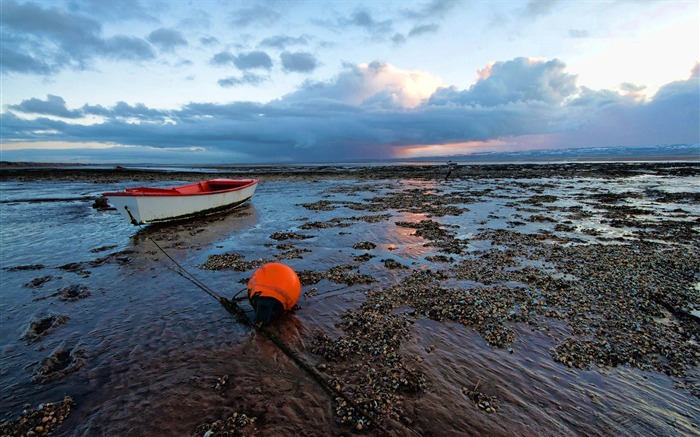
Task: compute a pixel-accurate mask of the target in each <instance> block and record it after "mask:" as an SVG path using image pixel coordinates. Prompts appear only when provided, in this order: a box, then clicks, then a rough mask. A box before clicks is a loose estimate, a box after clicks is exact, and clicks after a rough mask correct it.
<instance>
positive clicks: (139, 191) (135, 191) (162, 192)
mask: <svg viewBox="0 0 700 437" xmlns="http://www.w3.org/2000/svg"><path fill="white" fill-rule="evenodd" d="M231 181H235V182H247V183H245V184H243V185H239V186H235V187H232V188H226V189H223V190H211V191H199V192H193V193H183V192H180V191H178V190H179V189H181V188H187V187H193V186H197V185H200V184H202V183H204V182H207V183H212V182H213V183H225V182H231ZM258 182H260V180H259V179H209V180H206V181H200V182H193V183H191V184H185V185H178V186H177V187H170V188H158V187H134V188H126V189H124V191H115V192H108V193H102V195H103V196H105V197H115V196H120V197H191V196H212V195H217V194H225V193H231V192H234V191H240V190H244V189H246V188H250V187H252V186H254V185H257V184H258ZM145 190H153V191H145Z"/></svg>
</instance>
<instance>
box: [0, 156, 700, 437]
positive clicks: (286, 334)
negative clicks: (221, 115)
mask: <svg viewBox="0 0 700 437" xmlns="http://www.w3.org/2000/svg"><path fill="white" fill-rule="evenodd" d="M451 170H452V171H451V172H450V168H448V167H445V166H411V167H398V166H397V167H391V166H387V167H373V168H345V167H336V166H328V167H313V168H307V167H300V168H296V169H295V168H285V169H284V171H282V170H279V169H275V168H272V167H270V168H266V167H262V168H261V167H256V168H252V169H251V168H236V169H231V171H230V172H228V171H227V172H225V173H224V174H222V173H216V174H210V175H208V174H202V173H196V174H192V173H186V172H154V171H144V170H129V169H120V170H116V169H114V170H111V169H110V170H86V169H62V168H51V169H46V168H41V169H40V168H21V169H9V168H2V169H0V181H20V182H27V183H30V182H37V181H53V182H55V183H61V182H64V181H76V180H78V181H89V182H90V183H92V184H95V185H96V186H97V187H101V186H103V185H106V184H119V183H127V182H128V181H139V182H143V181H146V182H147V181H163V180H171V181H181V180H193V179H206V178H210V177H238V176H243V177H251V176H255V177H259V178H260V179H261V185H262V187H261V188H262V189H263V191H262V192H261V193H258V194H256V198H255V200H254V207H255V211H252V210H251V208H243V209H240V210H237V211H235V212H232V213H229V214H226V215H222V216H220V217H215V218H210V219H207V220H204V221H199V222H198V221H194V222H187V223H179V224H175V225H169V226H159V227H147V228H145V230H141V231H137V230H136V228H134V231H133V232H132V234H133V237H131V241H130V243H129V244H128V247H122V246H120V245H115V246H101V247H97V248H96V249H95V252H94V255H93V256H92V258H91V259H88V260H83V261H72V262H71V260H70V259H68V260H65V261H66V263H62V264H60V265H56V266H55V268H56V269H57V270H60V271H62V272H66V273H65V274H66V275H68V274H70V275H75V276H76V277H83V278H84V279H86V280H85V281H83V282H82V283H80V284H79V283H76V282H74V283H65V282H66V281H63V282H61V280H58V279H56V275H55V274H52V273H51V272H53V271H54V270H50V271H49V269H48V268H47V266H44V265H35V264H18V265H11V266H10V267H6V269H5V271H4V274H6V275H10V274H13V275H18V281H19V277H20V275H21V278H23V279H22V281H24V282H22V283H23V284H24V288H26V289H30V290H34V291H33V293H35V295H34V296H35V297H34V301H36V305H41V304H48V303H49V302H61V304H60V305H63V306H61V307H60V308H66V309H67V310H66V313H65V314H63V313H60V314H57V313H52V314H49V315H44V316H42V317H35V318H34V319H33V321H32V322H31V323H29V324H27V329H26V332H25V335H24V337H23V340H22V341H24V342H25V343H27V344H28V345H31V346H30V347H29V348H31V347H33V348H36V347H37V345H39V348H38V350H36V352H38V353H36V354H35V355H37V356H42V355H43V356H44V358H43V359H42V360H40V362H39V363H38V365H37V366H30V368H32V369H34V373H33V375H32V379H33V384H34V385H33V386H42V387H50V388H49V389H45V392H42V390H33V389H32V388H31V387H33V386H28V385H27V386H25V385H22V388H21V390H19V392H21V393H23V394H26V395H27V397H28V398H29V399H14V398H13V399H12V400H7V401H5V402H3V406H4V407H3V408H4V409H3V415H4V417H5V418H6V419H8V421H6V422H3V424H2V427H3V428H2V430H3V434H5V433H7V434H8V435H13V430H15V431H16V430H19V429H20V422H21V419H16V417H17V416H18V414H19V413H20V412H19V411H17V409H16V407H14V408H13V407H12V406H13V405H16V404H17V403H20V402H30V403H31V401H32V400H35V399H41V400H42V402H58V403H59V404H60V400H61V399H63V397H64V396H71V402H73V407H72V410H70V411H71V413H70V415H68V416H66V417H64V419H65V422H64V423H63V424H62V425H61V424H60V423H58V424H57V425H56V426H55V427H53V428H51V429H52V430H53V432H55V433H57V434H58V435H83V434H86V433H87V434H90V435H116V434H119V435H123V434H128V433H132V434H133V435H145V434H153V433H156V434H158V433H165V434H177V435H183V434H184V435H227V434H225V433H226V432H228V433H229V434H228V435H279V434H290V433H291V434H304V435H349V434H353V433H358V434H367V435H382V434H390V435H465V434H489V435H512V434H513V433H517V434H519V435H561V434H574V435H591V434H595V435H600V434H616V435H626V434H627V435H639V434H646V435H652V434H655V435H668V434H677V435H685V434H687V435H692V434H695V433H697V432H698V431H699V429H698V427H699V426H700V379H699V378H700V372H698V364H699V363H700V347H699V346H698V341H699V340H700V319H698V314H699V313H698V310H700V297H699V295H700V288H699V287H698V284H699V283H700V245H699V244H698V243H699V242H700V239H699V238H698V235H699V234H698V230H699V229H700V218H699V217H700V190H698V188H697V185H694V182H697V181H698V178H700V164H696V163H662V164H655V163H624V164H583V163H581V164H537V165H534V164H533V165H526V164H521V165H515V164H503V165H475V166H471V165H470V166H462V167H459V168H452V169H451ZM448 172H449V177H447V176H448ZM676 180H678V181H681V183H680V184H674V183H673V181H676ZM329 181H333V182H330V183H329ZM266 184H267V185H266ZM290 186H291V187H293V189H292V191H290V192H288V193H285V192H284V190H285V189H289V187H290ZM266 187H267V188H266ZM266 189H267V190H269V191H266ZM294 190H296V191H298V190H304V194H303V195H298V194H294V193H295V191H294ZM278 192H281V193H282V194H279V193H278ZM285 194H286V197H290V196H297V197H298V200H297V197H295V198H294V200H293V201H292V204H293V208H288V210H287V211H285V212H281V213H279V212H276V210H275V208H280V207H282V205H280V204H281V203H282V201H281V200H280V199H281V198H285ZM275 196H279V197H275ZM88 197H89V196H88ZM265 200H268V203H267V204H265V203H262V202H264V201H265ZM273 200H275V202H276V204H275V202H272V201H273ZM292 204H290V205H292ZM290 205H287V206H290ZM276 213H278V214H279V217H278V219H277V220H275V219H274V218H270V219H267V220H268V221H266V220H260V219H258V218H256V217H255V216H256V215H260V216H263V217H269V216H271V215H274V214H276ZM280 221H282V222H283V223H279V222H280ZM233 223H236V224H235V225H233ZM266 224H267V225H266ZM233 228H235V229H237V230H238V231H237V232H241V233H242V234H243V236H241V237H239V236H233V237H232V236H231V235H232V229H233ZM250 229H253V230H252V231H251V230H250ZM247 233H250V235H247ZM246 235H247V236H246ZM149 238H153V239H154V240H156V241H158V242H159V243H160V244H162V245H163V246H165V247H166V248H167V250H168V251H169V252H172V253H173V254H174V256H176V258H178V259H179V260H182V261H183V262H185V263H186V264H187V265H188V266H189V267H190V268H192V270H196V272H195V273H196V274H197V275H198V276H200V275H203V276H202V277H204V278H206V281H207V282H208V283H211V284H214V285H216V286H217V289H226V288H227V289H228V290H233V291H231V292H230V294H231V295H233V294H234V292H235V291H238V290H239V289H241V288H243V287H244V286H245V281H246V279H247V278H248V277H249V276H250V274H251V273H252V272H253V271H254V270H255V268H257V267H259V266H260V265H262V264H263V263H264V262H268V261H280V262H285V263H288V264H290V265H292V266H293V267H294V268H295V270H296V271H297V272H298V274H299V276H300V279H301V281H302V285H303V290H302V292H303V297H302V299H301V300H300V302H299V308H298V309H297V310H296V311H295V312H294V313H293V314H289V315H287V316H284V317H282V318H281V319H279V320H277V321H276V322H275V323H273V324H272V325H271V326H270V327H268V328H267V329H268V330H269V332H270V333H272V334H274V335H275V336H276V337H278V338H279V339H281V341H282V342H284V344H285V345H287V346H289V348H290V349H291V350H293V351H294V353H295V354H298V355H299V357H301V359H302V360H303V361H304V362H305V363H307V364H308V365H309V366H311V367H312V368H313V369H314V370H313V371H312V372H311V373H313V375H310V374H309V372H308V371H304V370H303V369H300V368H299V366H298V365H296V364H295V363H294V362H293V361H292V360H290V359H289V357H288V356H286V355H285V353H284V352H283V351H282V350H280V349H279V348H278V347H277V346H276V345H275V344H273V343H271V342H270V341H269V340H268V339H266V338H265V336H264V335H261V334H260V333H256V332H255V331H254V330H251V329H250V328H249V327H247V326H245V325H244V324H240V323H237V322H236V320H235V319H234V318H233V317H231V316H230V315H229V314H227V313H225V311H222V309H221V307H219V306H218V304H217V303H216V302H213V301H211V302H210V301H207V299H208V298H207V296H203V297H202V296H198V297H197V298H196V300H195V301H194V304H195V305H196V307H197V308H198V311H199V312H200V313H199V314H196V315H193V314H190V311H191V310H192V302H189V303H188V305H183V306H179V305H180V304H181V303H180V302H167V305H168V306H167V308H168V311H166V312H163V313H159V314H149V313H147V312H144V313H141V312H139V310H138V309H134V308H133V307H129V308H126V307H117V308H118V310H119V311H121V312H122V313H123V317H124V318H125V319H126V320H128V321H129V325H127V324H125V323H124V322H119V321H118V320H117V319H113V318H111V317H112V316H106V315H105V316H99V315H97V316H94V323H95V324H97V325H99V324H106V325H108V326H110V329H112V328H114V329H119V328H123V329H124V330H125V331H126V333H111V332H110V333H107V332H102V331H101V330H100V329H99V328H98V327H93V328H92V331H90V332H85V333H84V339H83V343H82V344H81V343H78V344H71V342H70V341H68V342H66V341H61V342H59V340H61V335H60V334H61V332H64V331H65V330H66V329H67V328H66V327H67V326H71V323H73V322H74V320H75V319H77V318H79V317H81V315H82V314H83V312H84V311H86V310H85V309H76V307H75V305H81V303H83V305H87V304H86V303H87V302H91V301H95V300H99V299H107V297H106V296H109V294H110V290H111V289H108V288H107V287H106V285H105V284H103V283H102V282H101V281H102V280H106V281H112V280H115V278H116V280H117V281H119V283H118V285H117V287H118V288H120V289H133V288H139V287H144V286H145V288H146V289H148V288H154V289H156V291H157V290H159V289H175V288H179V289H181V288H183V281H182V278H179V277H178V276H177V275H176V274H174V273H173V272H171V273H172V274H170V275H168V276H167V277H163V276H162V274H161V273H156V272H159V271H161V270H163V267H162V266H163V262H164V257H163V256H162V254H159V253H158V252H157V250H156V249H155V248H154V246H153V245H152V244H151V242H150V241H149ZM195 261H196V262H195ZM4 265H7V262H4ZM193 266H196V267H193ZM98 270H99V272H100V276H101V277H102V278H96V277H95V276H97V275H95V274H93V272H95V271H98ZM233 279H236V283H234V284H233V285H232V284H231V281H232V280H233ZM68 282H71V281H68ZM47 284H48V285H47ZM51 285H53V288H51ZM100 287H102V288H100ZM189 288H190V290H189V294H188V296H189V295H191V294H192V293H195V292H193V291H192V290H191V288H192V287H191V286H190V287H189ZM173 293H174V295H172V296H171V295H168V296H163V297H161V299H165V300H166V301H168V300H169V299H178V298H180V297H182V296H184V294H182V293H180V292H173ZM200 294H201V293H200ZM119 297H120V296H119V295H117V296H110V297H109V298H111V299H118V298H119ZM129 299H132V300H134V301H135V302H134V303H135V304H137V305H138V304H139V303H142V305H143V306H142V308H143V311H146V309H147V308H156V305H155V304H154V303H153V302H152V300H157V299H158V298H157V297H156V296H152V295H150V296H149V295H148V293H144V296H142V295H133V296H130V297H129ZM142 301H143V302H142ZM69 305H73V306H69ZM113 305H116V304H113ZM246 305H247V304H245V303H243V306H244V307H246ZM71 308H73V310H72V312H71V310H70V309H71ZM101 317H104V318H101ZM132 326H139V327H141V328H143V332H139V331H137V330H135V328H132ZM74 329H76V330H77V332H79V331H80V330H81V329H84V328H80V327H79V326H78V327H76V328H74ZM132 329H134V330H133V331H132ZM125 337H129V338H128V339H126V338H125ZM88 338H97V339H98V340H92V341H91V340H88ZM49 339H51V340H53V341H54V342H55V343H56V347H55V348H53V349H52V350H49V348H46V347H44V348H43V349H42V346H41V345H42V344H43V342H45V341H48V340H49ZM115 341H117V342H119V343H122V342H123V343H126V345H124V346H121V345H117V346H116V351H114V352H110V353H109V354H107V353H106V352H104V351H105V350H106V349H108V348H110V347H112V346H111V345H110V344H114V342H115ZM159 342H160V343H159ZM161 343H162V344H166V345H167V346H162V345H161ZM12 348H13V347H10V348H9V349H10V353H9V355H11V353H12ZM14 348H15V349H19V347H18V346H14ZM28 353H29V352H28ZM4 355H6V356H7V355H8V348H6V349H5V354H4ZM16 355H17V356H18V355H19V353H17V354H16ZM163 362H169V363H170V365H169V366H168V365H165V364H163ZM26 364H27V363H23V365H26ZM173 364H174V365H173ZM10 367H11V366H10ZM164 369H167V370H164ZM8 373H9V372H8ZM18 373H19V371H18ZM314 378H322V380H323V381H324V382H323V384H327V385H328V386H330V387H331V388H332V393H329V392H328V391H327V390H324V388H323V384H319V383H318V381H316V380H315V379H314ZM69 380H70V381H71V383H72V384H75V386H74V389H73V390H72V391H74V392H72V393H71V387H70V385H69V384H68V382H66V381H69ZM52 384H53V385H52ZM51 387H53V388H51ZM7 388H9V389H11V388H12V387H7ZM44 395H46V398H43V397H42V396H44ZM49 395H53V397H52V396H49ZM59 395H60V397H58V396H59ZM19 397H22V395H19ZM5 408H7V409H8V411H5ZM32 411H33V409H32V408H29V409H28V410H27V414H26V415H25V416H24V417H35V418H37V419H34V420H40V421H41V420H43V417H46V416H42V415H40V414H32ZM28 420H29V419H28ZM59 425H60V426H59ZM22 426H24V425H22ZM36 426H42V424H39V423H37V424H36ZM22 429H24V428H22ZM42 431H46V430H45V429H44V428H42ZM209 431H211V433H209V434H207V433H208V432H209ZM25 432H26V431H25Z"/></svg>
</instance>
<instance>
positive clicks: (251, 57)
mask: <svg viewBox="0 0 700 437" xmlns="http://www.w3.org/2000/svg"><path fill="white" fill-rule="evenodd" d="M233 64H234V65H235V66H236V67H238V68H239V69H241V70H250V69H256V68H261V69H263V70H269V69H271V68H272V58H270V55H268V54H267V53H265V52H263V51H253V52H247V53H241V54H240V55H238V56H236V57H235V58H234V59H233Z"/></svg>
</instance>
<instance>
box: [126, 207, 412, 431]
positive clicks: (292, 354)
mask: <svg viewBox="0 0 700 437" xmlns="http://www.w3.org/2000/svg"><path fill="white" fill-rule="evenodd" d="M124 209H126V211H127V212H128V213H129V217H131V221H132V223H134V224H135V225H138V226H139V227H140V228H141V229H142V230H144V229H143V226H142V225H141V223H138V222H137V221H136V220H135V219H134V216H133V215H131V211H129V208H128V207H126V206H125V207H124ZM144 234H145V235H146V237H147V238H148V239H149V240H150V241H151V242H152V243H153V244H154V245H155V246H156V247H157V248H158V250H160V251H161V252H162V253H163V255H165V256H166V257H168V259H169V260H170V261H172V262H173V264H175V265H176V266H177V268H178V269H177V270H174V271H175V272H176V273H177V274H179V275H180V276H182V277H183V278H185V279H187V280H189V281H190V282H192V283H193V284H194V285H196V286H197V287H198V288H199V289H201V290H202V291H204V292H205V293H207V294H208V295H209V296H211V297H213V298H214V299H216V300H217V301H218V302H219V303H220V304H221V305H222V306H223V307H224V308H225V309H226V311H228V312H229V313H230V314H232V315H233V316H235V317H236V320H238V321H239V322H241V323H243V324H244V325H247V326H249V327H251V328H253V329H254V330H255V331H256V332H257V333H259V334H261V335H262V336H263V337H265V338H266V339H268V340H269V341H270V342H272V343H273V344H274V345H275V346H277V347H278V348H279V349H280V350H281V351H282V352H283V353H284V354H285V355H286V356H287V357H288V358H289V359H290V360H292V361H293V362H294V363H295V364H296V365H297V367H299V368H300V369H301V370H302V371H304V372H306V374H307V375H309V377H311V379H313V380H314V381H315V382H316V383H317V384H318V385H319V386H321V388H322V389H323V390H324V391H325V392H326V393H327V394H329V395H331V396H337V397H339V398H341V399H343V400H344V401H345V402H347V404H348V405H349V406H350V407H352V408H353V409H354V410H355V411H356V412H358V413H360V414H361V415H363V416H364V417H366V418H367V419H368V420H372V422H371V424H367V426H373V427H375V428H376V429H378V430H380V431H381V432H382V433H384V434H386V435H389V431H388V430H387V429H386V428H384V427H383V426H382V425H381V424H380V423H378V422H377V421H376V419H375V417H376V415H372V414H370V413H369V412H368V411H367V410H366V409H365V408H363V407H362V406H361V405H359V404H357V403H356V402H355V401H354V400H352V399H351V398H350V397H349V396H348V395H346V394H345V393H343V392H341V391H340V390H337V389H336V388H335V387H333V386H332V385H331V384H330V383H329V382H328V381H327V380H326V379H325V378H324V377H323V376H321V374H319V373H318V371H316V369H314V368H313V367H312V366H311V365H309V364H308V363H307V362H306V361H304V360H303V359H302V358H301V357H300V356H299V354H298V353H297V352H296V351H294V350H293V349H291V348H290V347H289V346H288V345H287V344H286V343H285V342H284V341H282V339H280V338H279V337H277V336H276V335H275V334H273V333H272V332H270V331H268V330H267V329H265V328H264V327H263V326H262V325H261V324H256V323H253V322H252V321H251V320H250V318H249V317H248V314H246V312H245V311H244V310H243V308H241V306H240V305H238V303H237V302H236V301H235V296H238V295H239V294H240V293H241V292H242V291H243V290H245V288H244V289H243V290H241V291H239V292H238V293H236V295H235V296H234V298H233V299H231V300H229V299H226V298H225V297H224V296H221V295H220V294H218V293H216V292H215V291H214V290H212V289H211V288H209V287H207V286H206V285H205V284H204V283H202V282H201V281H200V280H199V279H197V277H196V276H194V275H193V274H192V273H190V272H189V271H188V270H187V269H185V268H184V267H183V266H182V265H180V263H178V262H177V261H176V260H175V259H174V258H173V257H171V256H170V255H169V254H168V253H167V252H166V251H165V250H164V249H163V248H162V247H161V246H160V244H158V243H157V242H156V240H155V239H154V238H152V237H151V236H150V234H149V233H148V231H145V230H144ZM399 423H401V422H399ZM401 424H402V425H403V423H401ZM404 427H405V428H406V429H407V430H408V431H410V432H411V433H412V434H415V435H417V433H416V432H415V431H413V430H412V429H411V428H408V427H406V426H405V425H404Z"/></svg>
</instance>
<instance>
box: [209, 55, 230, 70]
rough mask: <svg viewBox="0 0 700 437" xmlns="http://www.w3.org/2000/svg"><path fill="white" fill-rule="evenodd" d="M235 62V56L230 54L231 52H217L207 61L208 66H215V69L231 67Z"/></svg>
mask: <svg viewBox="0 0 700 437" xmlns="http://www.w3.org/2000/svg"><path fill="white" fill-rule="evenodd" d="M235 60H236V56H235V55H234V54H233V53H231V52H219V53H217V54H215V55H214V56H213V57H212V58H211V60H210V61H209V63H210V64H212V65H215V66H217V67H224V66H226V65H229V64H230V65H233V62H234V61H235Z"/></svg>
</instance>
